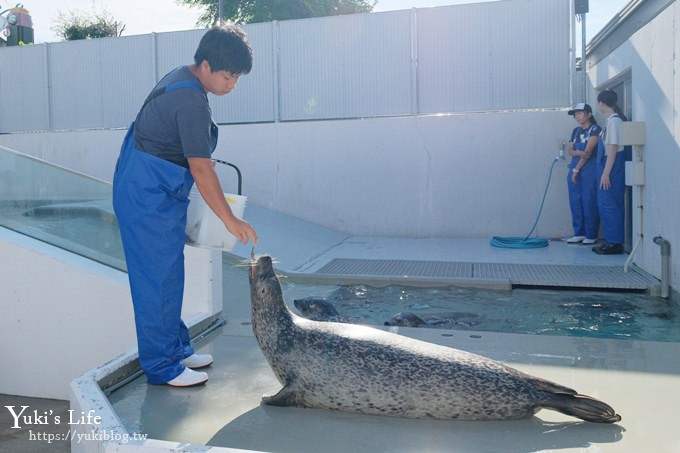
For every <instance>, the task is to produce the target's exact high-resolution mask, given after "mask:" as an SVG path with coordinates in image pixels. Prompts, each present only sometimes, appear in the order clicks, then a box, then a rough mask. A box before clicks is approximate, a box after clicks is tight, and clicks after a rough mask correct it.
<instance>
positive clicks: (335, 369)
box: [249, 256, 621, 423]
mask: <svg viewBox="0 0 680 453" xmlns="http://www.w3.org/2000/svg"><path fill="white" fill-rule="evenodd" d="M249 278H250V298H251V312H252V322H253V331H254V333H255V338H256V339H257V343H258V344H259V346H260V349H261V350H262V352H263V354H264V356H265V358H266V359H267V362H269V365H270V366H271V368H272V370H273V371H274V374H275V375H276V377H277V379H278V380H279V382H280V383H281V384H282V385H283V388H282V389H281V390H280V391H279V392H278V393H276V394H275V395H272V396H264V397H263V399H262V401H263V402H264V403H265V404H268V405H273V406H296V407H309V408H318V409H332V410H340V411H345V412H353V413H359V414H373V415H388V416H394V417H407V418H436V419H460V420H508V419H519V418H526V417H531V416H532V415H533V414H534V413H536V412H537V411H538V410H540V409H542V408H545V409H553V410H556V411H559V412H562V413H564V414H567V415H572V416H575V417H578V418H581V419H583V420H586V421H590V422H598V423H615V422H618V421H620V420H621V417H620V416H619V415H617V414H616V412H615V411H614V409H612V408H611V407H610V406H609V405H607V404H605V403H603V402H601V401H599V400H596V399H594V398H591V397H589V396H585V395H579V394H578V393H577V392H576V391H574V390H572V389H570V388H568V387H563V386H561V385H559V384H555V383H552V382H550V381H546V380H544V379H540V378H537V377H533V376H530V375H528V374H525V373H522V372H521V371H518V370H515V369H513V368H510V367H508V366H506V365H504V364H502V363H500V362H496V361H494V360H490V359H487V358H485V357H482V356H479V355H475V354H471V353H468V352H465V351H461V350H458V349H453V348H448V347H445V346H440V345H436V344H432V343H426V342H424V341H419V340H415V339H412V338H408V337H404V336H401V335H396V334H393V333H389V332H384V331H382V330H379V329H374V328H371V327H366V326H359V325H353V324H341V323H332V322H319V321H312V320H309V319H305V318H301V317H299V316H297V315H295V314H293V313H291V311H290V310H289V309H288V307H287V306H286V304H285V303H284V300H283V294H282V292H281V285H280V284H279V279H278V277H277V276H276V273H275V272H274V269H273V267H272V260H271V257H269V256H261V257H259V258H257V259H253V260H252V261H251V264H250V273H249Z"/></svg>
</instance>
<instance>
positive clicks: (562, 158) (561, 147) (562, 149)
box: [555, 143, 567, 160]
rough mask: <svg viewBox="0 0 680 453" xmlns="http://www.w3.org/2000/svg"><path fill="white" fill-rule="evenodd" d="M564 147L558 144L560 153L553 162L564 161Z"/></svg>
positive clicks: (562, 144)
mask: <svg viewBox="0 0 680 453" xmlns="http://www.w3.org/2000/svg"><path fill="white" fill-rule="evenodd" d="M565 146H567V145H566V144H564V143H560V153H559V154H558V155H557V157H556V158H555V160H560V159H561V160H564V148H565Z"/></svg>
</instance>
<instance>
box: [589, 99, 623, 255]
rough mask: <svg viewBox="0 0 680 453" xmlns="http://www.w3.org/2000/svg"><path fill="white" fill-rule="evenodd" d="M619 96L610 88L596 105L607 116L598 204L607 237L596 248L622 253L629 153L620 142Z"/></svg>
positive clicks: (598, 252) (612, 252) (601, 155)
mask: <svg viewBox="0 0 680 453" xmlns="http://www.w3.org/2000/svg"><path fill="white" fill-rule="evenodd" d="M617 100H618V96H617V95H616V93H615V92H613V91H611V90H605V91H603V92H601V93H600V94H599V95H598V96H597V106H598V108H599V109H600V111H601V112H602V113H603V114H604V115H605V116H606V117H607V124H606V126H605V128H604V131H603V132H602V143H601V144H600V147H599V150H598V159H597V161H598V162H597V163H598V169H599V174H600V184H599V189H598V191H597V204H598V207H599V212H600V219H601V221H602V232H603V234H604V240H605V243H604V244H602V245H600V246H599V247H593V252H595V253H597V254H599V255H619V254H621V253H623V241H624V234H625V233H624V221H625V220H624V215H625V206H624V199H625V193H626V178H625V165H626V155H625V154H626V153H624V152H623V151H624V146H623V145H621V142H622V139H621V125H622V123H623V121H625V120H626V117H625V115H624V114H623V112H621V109H620V108H619V106H618V105H617V104H616V101H617Z"/></svg>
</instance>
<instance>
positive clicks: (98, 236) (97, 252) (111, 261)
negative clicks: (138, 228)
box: [0, 197, 126, 271]
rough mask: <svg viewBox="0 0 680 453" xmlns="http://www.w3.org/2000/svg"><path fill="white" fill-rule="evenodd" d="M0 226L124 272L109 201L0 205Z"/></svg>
mask: <svg viewBox="0 0 680 453" xmlns="http://www.w3.org/2000/svg"><path fill="white" fill-rule="evenodd" d="M0 225H2V226H4V227H6V228H9V229H11V230H14V231H17V232H19V233H22V234H25V235H27V236H31V237H33V238H35V239H38V240H40V241H43V242H47V243H49V244H52V245H55V246H57V247H60V248H63V249H65V250H68V251H70V252H73V253H76V254H78V255H81V256H84V257H86V258H89V259H92V260H94V261H97V262H100V263H102V264H105V265H107V266H111V267H113V268H115V269H119V270H122V271H125V270H126V266H125V257H124V254H123V245H122V242H121V239H120V232H119V230H118V224H117V223H116V217H115V215H114V214H113V208H112V207H111V200H110V197H109V198H108V199H98V200H71V201H63V200H62V201H59V202H55V201H46V200H42V201H41V200H29V201H23V202H5V203H0Z"/></svg>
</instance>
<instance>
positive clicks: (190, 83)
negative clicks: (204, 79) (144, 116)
mask: <svg viewBox="0 0 680 453" xmlns="http://www.w3.org/2000/svg"><path fill="white" fill-rule="evenodd" d="M180 88H194V89H196V90H198V91H199V92H200V93H201V94H203V95H205V90H204V89H203V86H202V85H201V84H200V83H198V82H196V81H195V80H182V81H181V82H175V83H171V84H170V85H168V86H166V87H163V88H159V89H157V90H154V91H152V92H151V93H150V94H149V96H147V98H146V100H145V101H144V104H142V108H140V109H139V113H138V114H137V119H139V115H141V113H142V110H144V107H146V104H148V103H149V102H151V101H152V100H154V99H156V98H157V97H158V96H160V95H162V94H165V93H169V92H171V91H174V90H177V89H180Z"/></svg>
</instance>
